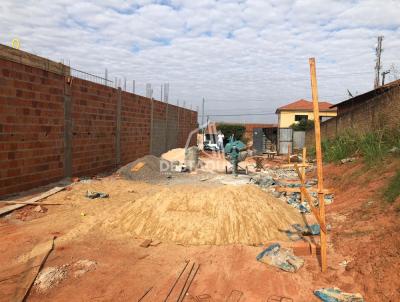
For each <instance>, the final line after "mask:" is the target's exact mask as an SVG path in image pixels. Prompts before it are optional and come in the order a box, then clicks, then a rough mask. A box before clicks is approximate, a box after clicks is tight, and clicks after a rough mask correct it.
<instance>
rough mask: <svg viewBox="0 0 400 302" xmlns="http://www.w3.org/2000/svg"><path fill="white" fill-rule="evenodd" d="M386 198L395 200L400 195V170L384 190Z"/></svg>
mask: <svg viewBox="0 0 400 302" xmlns="http://www.w3.org/2000/svg"><path fill="white" fill-rule="evenodd" d="M384 196H385V199H386V200H387V201H388V202H394V201H395V200H396V198H397V197H398V196H400V171H397V173H396V175H395V176H394V177H393V178H392V180H391V181H390V183H389V185H388V186H387V188H386V190H385V192H384Z"/></svg>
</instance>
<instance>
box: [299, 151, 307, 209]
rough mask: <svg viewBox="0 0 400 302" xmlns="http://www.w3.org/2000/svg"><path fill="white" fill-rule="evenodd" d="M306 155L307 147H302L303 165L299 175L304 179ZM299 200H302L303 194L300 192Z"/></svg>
mask: <svg viewBox="0 0 400 302" xmlns="http://www.w3.org/2000/svg"><path fill="white" fill-rule="evenodd" d="M306 156H307V149H306V147H304V148H303V167H302V169H301V176H302V177H303V179H304V181H305V180H306ZM300 196H301V202H304V194H303V192H300Z"/></svg>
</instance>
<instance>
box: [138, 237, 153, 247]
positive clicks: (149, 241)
mask: <svg viewBox="0 0 400 302" xmlns="http://www.w3.org/2000/svg"><path fill="white" fill-rule="evenodd" d="M151 242H152V240H151V239H146V240H145V241H143V242H142V243H141V244H140V246H141V247H145V248H147V247H149V246H150V244H151Z"/></svg>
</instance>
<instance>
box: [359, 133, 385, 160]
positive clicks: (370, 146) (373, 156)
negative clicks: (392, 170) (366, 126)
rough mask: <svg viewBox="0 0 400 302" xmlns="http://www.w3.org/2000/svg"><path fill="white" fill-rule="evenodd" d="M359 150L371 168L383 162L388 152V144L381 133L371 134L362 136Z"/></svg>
mask: <svg viewBox="0 0 400 302" xmlns="http://www.w3.org/2000/svg"><path fill="white" fill-rule="evenodd" d="M359 148H360V153H361V154H362V155H363V157H364V161H365V163H366V164H367V165H369V166H372V165H373V164H374V163H376V162H380V161H382V160H383V158H384V157H385V155H386V154H387V151H388V148H387V144H386V143H385V142H384V141H383V136H382V134H381V133H379V132H369V133H367V134H365V135H363V136H361V138H360V140H359Z"/></svg>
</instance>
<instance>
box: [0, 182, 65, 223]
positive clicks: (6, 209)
mask: <svg viewBox="0 0 400 302" xmlns="http://www.w3.org/2000/svg"><path fill="white" fill-rule="evenodd" d="M64 189H65V188H64V187H54V188H53V189H51V190H49V191H47V192H44V193H42V194H40V195H38V196H36V197H33V198H30V199H28V200H26V201H25V202H24V204H14V205H9V206H6V207H3V208H1V209H0V216H1V215H4V214H7V213H9V212H12V211H14V210H16V209H20V208H22V207H24V206H26V205H27V204H28V203H34V202H37V201H39V200H42V199H44V198H47V197H49V196H50V195H53V194H56V193H58V192H60V191H62V190H64ZM9 202H12V200H10V201H9Z"/></svg>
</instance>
